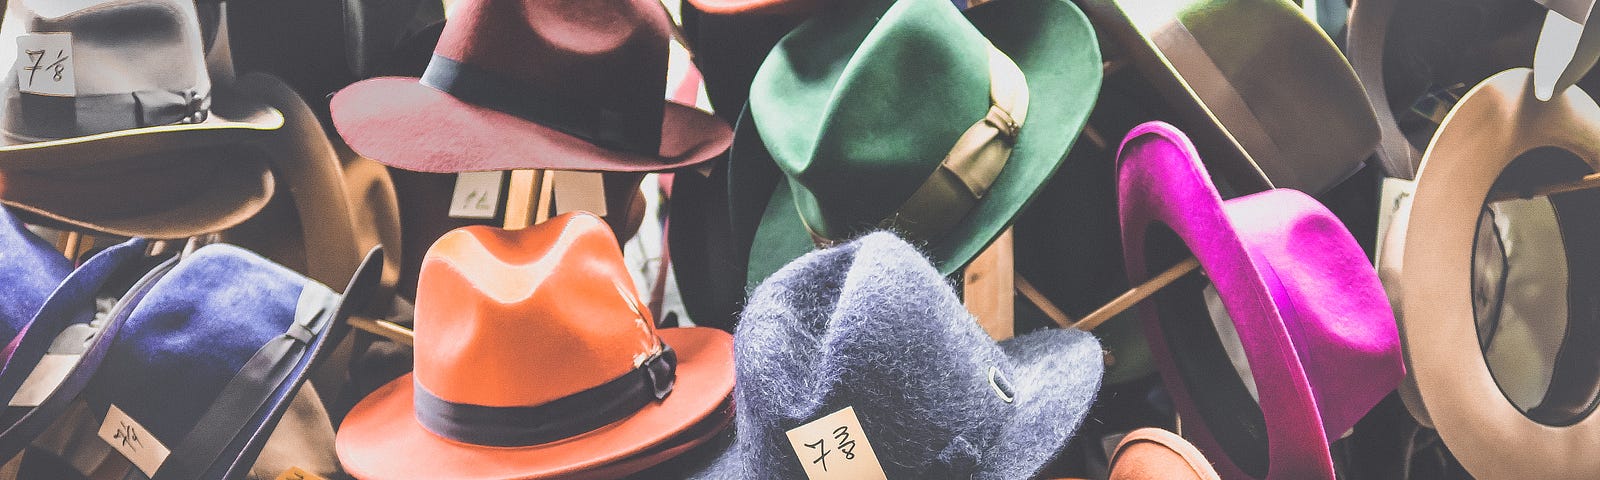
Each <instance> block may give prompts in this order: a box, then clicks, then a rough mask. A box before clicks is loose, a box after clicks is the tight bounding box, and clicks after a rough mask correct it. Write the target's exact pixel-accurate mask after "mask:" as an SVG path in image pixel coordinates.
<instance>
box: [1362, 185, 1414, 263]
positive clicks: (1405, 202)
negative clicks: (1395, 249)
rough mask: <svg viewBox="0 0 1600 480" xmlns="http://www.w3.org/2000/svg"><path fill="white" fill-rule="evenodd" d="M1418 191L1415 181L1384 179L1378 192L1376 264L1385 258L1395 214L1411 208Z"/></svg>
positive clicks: (1374, 257)
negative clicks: (1384, 245)
mask: <svg viewBox="0 0 1600 480" xmlns="http://www.w3.org/2000/svg"><path fill="white" fill-rule="evenodd" d="M1416 191H1417V182H1416V181H1414V180H1401V179H1398V178H1394V177H1383V186H1382V187H1381V188H1380V189H1379V190H1378V238H1377V242H1376V243H1374V244H1373V245H1376V246H1377V248H1376V251H1375V252H1374V255H1373V256H1372V258H1373V261H1374V262H1377V261H1378V259H1381V258H1383V243H1384V238H1386V237H1388V236H1389V226H1390V224H1392V223H1394V218H1395V214H1397V213H1399V212H1400V210H1401V209H1403V208H1404V209H1409V208H1411V202H1410V198H1411V195H1412V194H1414V193H1416ZM1407 217H1409V215H1407Z"/></svg>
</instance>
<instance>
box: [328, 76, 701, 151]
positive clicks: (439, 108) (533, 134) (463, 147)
mask: <svg viewBox="0 0 1600 480" xmlns="http://www.w3.org/2000/svg"><path fill="white" fill-rule="evenodd" d="M663 103H664V105H665V108H664V111H663V114H662V120H661V145H660V147H659V150H658V152H657V155H654V156H651V155H641V154H637V153H630V152H624V151H620V150H611V149H607V148H604V147H600V146H598V145H595V144H593V143H590V142H589V141H587V140H583V139H580V138H578V137H575V136H572V135H570V134H567V133H564V132H561V131H559V130H556V129H554V128H551V127H547V126H545V125H541V124H539V123H536V122H532V121H528V120H526V119H523V118H520V117H517V116H514V115H511V114H508V113H504V112H501V111H499V110H495V109H492V108H488V107H483V106H478V105H474V104H471V103H467V102H465V101H462V100H461V99H458V98H456V97H454V96H452V95H450V94H448V93H445V92H443V91H440V90H438V89H435V88H433V87H430V86H427V85H423V84H422V83H420V79H418V78H413V77H381V78H373V79H368V80H362V81H360V82H356V83H355V84H354V85H351V86H349V87H345V88H344V90H340V91H339V93H337V94H335V95H334V96H333V101H332V103H331V104H330V108H331V109H332V112H333V125H334V127H335V128H337V129H338V130H339V135H340V136H342V137H344V140H345V142H346V143H348V144H349V145H350V148H351V149H353V150H355V151H356V152H357V153H360V154H361V155H362V156H365V157H367V158H371V159H373V160H377V161H378V162H380V163H383V164H385V165H389V166H391V167H395V168H403V169H406V170H415V171H419V172H435V173H450V172H472V171H490V170H514V169H524V168H541V169H544V168H547V169H555V170H589V171H609V172H659V171H667V170H672V169H677V168H681V167H686V166H690V165H694V164H698V163H701V162H704V161H706V160H710V159H712V158H714V157H716V156H717V155H719V154H721V153H722V152H723V151H725V150H727V148H728V143H729V142H731V141H732V138H733V132H732V129H731V128H729V127H728V124H727V122H724V121H722V120H721V119H720V118H717V116H715V115H712V114H710V113H706V112H703V111H701V110H698V109H696V108H694V107H690V106H685V105H680V104H678V103H676V102H672V101H667V100H663Z"/></svg>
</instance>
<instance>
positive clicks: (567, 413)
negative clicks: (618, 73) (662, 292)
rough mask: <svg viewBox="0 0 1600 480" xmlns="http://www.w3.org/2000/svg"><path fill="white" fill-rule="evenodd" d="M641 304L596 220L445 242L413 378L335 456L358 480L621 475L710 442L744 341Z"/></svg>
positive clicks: (568, 219)
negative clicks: (666, 324)
mask: <svg viewBox="0 0 1600 480" xmlns="http://www.w3.org/2000/svg"><path fill="white" fill-rule="evenodd" d="M642 305H643V304H642V303H641V302H640V301H639V298H638V294H637V292H635V291H634V287H633V280H632V279H631V278H630V277H629V275H628V269H627V267H626V266H625V265H624V264H623V262H622V251H621V250H620V249H619V248H618V247H617V241H616V239H614V238H613V237H612V235H611V231H610V230H609V229H608V228H607V227H606V225H605V223H604V222H603V221H601V220H600V219H599V218H598V217H595V216H594V215H591V214H587V213H569V214H566V215H562V216H560V217H556V218H554V219H551V220H550V221H548V222H545V223H542V224H539V225H536V226H533V227H530V228H527V229H524V230H518V231H506V230H501V229H497V228H492V227H484V226H472V227H466V228H461V229H457V230H454V231H451V232H450V233H447V234H445V235H444V236H443V237H441V238H440V239H439V241H438V242H436V243H434V245H433V248H432V249H431V250H430V251H429V252H428V256H427V257H426V259H425V260H423V265H422V274H421V276H420V277H419V280H418V287H417V303H416V360H415V361H416V365H415V366H416V369H415V370H414V372H413V373H412V374H409V375H405V376H403V377H400V378H399V379H397V380H395V381H393V382H390V383H389V384H387V385H384V386H383V387H381V388H379V389H378V390H376V391H374V392H373V393H372V394H370V395H368V396H367V397H366V398H364V399H362V400H361V402H359V403H357V404H356V406H355V408H353V409H351V410H350V413H349V414H348V415H346V416H345V419H344V422H343V424H342V425H341V427H340V429H339V432H338V436H337V438H336V441H335V449H336V450H337V452H338V454H339V461H340V463H341V464H343V465H344V467H345V470H346V471H347V472H349V473H350V474H351V475H353V476H355V477H356V478H362V479H410V478H454V479H506V478H574V477H588V476H590V475H592V474H594V473H595V472H597V471H605V472H608V473H610V474H615V475H617V476H622V475H628V474H631V473H634V472H635V471H638V470H640V469H643V468H646V467H649V466H650V465H651V464H650V463H649V462H660V461H664V460H666V459H667V458H666V457H665V456H664V454H662V453H661V452H678V451H682V450H686V449H688V448H693V445H696V444H699V443H702V442H705V441H707V440H709V438H710V437H712V436H713V435H709V434H707V433H709V432H706V430H714V428H711V429H708V428H706V427H705V424H706V422H707V421H711V422H712V423H713V425H716V424H718V423H719V422H720V423H726V419H725V418H718V416H721V417H726V415H727V410H728V408H727V402H728V399H729V397H730V396H731V395H732V393H733V338H732V336H731V335H729V334H727V333H726V332H723V331H721V330H715V329H710V328H698V327H695V328H664V329H660V330H657V329H656V328H655V324H654V322H653V321H652V320H651V318H650V314H649V313H648V311H647V310H645V309H644V307H643V306H642ZM680 447H681V448H680ZM623 467H626V468H623ZM619 469H623V470H631V471H620V470H619Z"/></svg>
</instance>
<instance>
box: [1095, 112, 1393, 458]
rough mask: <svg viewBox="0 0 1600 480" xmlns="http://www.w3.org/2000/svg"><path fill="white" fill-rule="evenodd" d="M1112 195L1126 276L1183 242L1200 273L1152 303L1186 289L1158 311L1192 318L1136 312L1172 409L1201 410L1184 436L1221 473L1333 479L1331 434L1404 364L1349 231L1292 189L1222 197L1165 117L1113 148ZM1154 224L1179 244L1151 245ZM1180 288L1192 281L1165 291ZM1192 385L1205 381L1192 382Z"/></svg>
mask: <svg viewBox="0 0 1600 480" xmlns="http://www.w3.org/2000/svg"><path fill="white" fill-rule="evenodd" d="M1118 191H1119V202H1118V203H1119V210H1120V212H1121V218H1122V222H1123V223H1122V233H1123V248H1124V251H1125V252H1127V253H1126V256H1125V259H1124V261H1125V268H1126V270H1127V274H1128V279H1129V281H1130V282H1132V283H1138V282H1142V281H1144V280H1146V279H1148V278H1150V277H1151V276H1152V275H1154V273H1155V272H1158V271H1160V270H1161V269H1163V268H1166V267H1167V266H1169V265H1171V264H1175V263H1177V262H1178V261H1179V260H1180V259H1181V256H1180V254H1181V253H1182V252H1183V251H1184V250H1185V249H1187V250H1189V251H1190V252H1192V253H1193V255H1194V258H1196V259H1198V260H1199V264H1200V268H1201V270H1202V271H1201V272H1194V273H1189V274H1188V275H1186V276H1185V277H1183V278H1182V279H1180V280H1179V282H1183V283H1182V284H1179V285H1181V286H1173V287H1168V289H1169V290H1167V291H1163V292H1161V293H1160V294H1158V295H1172V297H1166V298H1163V297H1157V298H1155V299H1153V300H1152V302H1156V303H1157V304H1158V305H1161V304H1162V303H1161V302H1167V301H1168V300H1177V299H1193V300H1192V302H1193V303H1185V304H1183V305H1185V306H1181V307H1180V306H1178V305H1176V304H1166V305H1170V307H1171V308H1172V309H1174V310H1171V311H1168V310H1162V311H1161V312H1162V313H1163V314H1166V315H1173V314H1174V313H1185V312H1187V313H1188V314H1191V315H1199V318H1198V319H1196V318H1193V317H1185V318H1163V317H1162V314H1158V312H1157V309H1156V308H1153V307H1156V306H1158V305H1150V304H1146V305H1144V306H1143V307H1141V308H1140V310H1139V314H1140V316H1141V317H1143V318H1144V325H1145V338H1146V339H1147V340H1148V341H1149V342H1150V349H1151V350H1152V352H1153V353H1154V354H1155V358H1156V362H1157V365H1158V366H1159V367H1160V369H1161V371H1162V374H1163V375H1162V376H1163V378H1164V379H1165V380H1166V383H1167V386H1168V390H1169V391H1170V393H1171V395H1172V397H1173V403H1174V404H1175V406H1176V408H1177V410H1178V412H1179V413H1180V414H1181V415H1183V417H1184V418H1195V419H1201V420H1200V421H1196V422H1186V423H1185V429H1186V431H1190V432H1192V434H1191V435H1189V437H1190V438H1192V439H1194V440H1195V445H1196V446H1197V447H1199V448H1200V449H1201V451H1203V452H1206V453H1207V455H1208V456H1210V458H1211V459H1212V460H1213V461H1215V462H1216V463H1217V467H1218V468H1217V469H1218V471H1219V472H1221V473H1222V475H1223V476H1224V477H1227V478H1232V477H1241V478H1243V477H1245V476H1247V474H1246V472H1247V471H1248V472H1250V475H1253V476H1255V477H1259V476H1261V475H1266V476H1267V477H1268V478H1313V477H1316V478H1331V477H1332V475H1333V464H1332V460H1331V458H1330V457H1329V453H1328V452H1329V450H1328V448H1329V447H1328V443H1329V439H1330V437H1334V436H1336V435H1338V434H1340V433H1342V432H1344V431H1345V430H1346V429H1348V428H1350V427H1351V426H1353V425H1354V424H1355V421H1356V420H1358V419H1360V418H1361V416H1362V415H1364V414H1365V413H1366V411H1367V410H1368V409H1370V408H1371V407H1372V406H1373V405H1374V404H1376V403H1377V402H1378V400H1380V399H1382V398H1383V397H1384V396H1385V395H1387V394H1388V393H1389V391H1391V390H1393V389H1394V387H1395V386H1396V385H1397V384H1398V383H1399V379H1400V376H1401V375H1402V374H1403V372H1404V369H1403V367H1402V366H1401V359H1400V352H1399V344H1398V333H1397V332H1396V331H1395V330H1394V327H1393V316H1392V313H1391V312H1390V311H1389V308H1388V301H1387V298H1386V297H1385V296H1384V295H1383V291H1382V287H1381V285H1379V283H1378V280H1377V274H1376V272H1374V271H1372V266H1371V265H1370V264H1369V263H1367V261H1366V257H1365V255H1364V254H1363V253H1362V251H1361V249H1360V247H1359V246H1358V245H1357V244H1356V243H1355V239H1354V238H1353V237H1351V236H1350V234H1349V232H1348V231H1345V230H1344V229H1343V226H1342V224H1340V223H1339V222H1338V220H1337V219H1336V218H1334V217H1333V215H1332V214H1331V213H1328V211H1327V209H1326V208H1324V207H1322V206H1321V204H1318V203H1316V201H1315V200H1313V199H1311V198H1310V197H1308V196H1306V195H1305V194H1304V193H1301V192H1299V191H1295V190H1290V189H1277V190H1271V191H1268V192H1262V193H1257V194H1253V195H1249V196H1246V197H1240V198H1236V199H1232V200H1229V201H1227V202H1226V203H1225V202H1223V200H1222V198H1221V197H1220V195H1219V194H1218V193H1217V190H1216V186H1215V185H1214V184H1212V183H1211V179H1210V176H1209V175H1208V174H1207V173H1206V170H1205V168H1204V167H1203V166H1202V165H1201V162H1200V157H1199V155H1198V153H1196V151H1195V147H1194V145H1193V144H1192V143H1190V142H1189V140H1188V138H1187V137H1186V136H1184V134H1183V133H1182V132H1180V131H1178V130H1177V129H1176V128H1174V127H1172V126H1171V125H1167V124H1165V123H1160V122H1150V123H1146V124H1143V125H1140V126H1139V127H1136V128H1134V129H1133V131H1131V132H1129V133H1128V136H1127V139H1126V140H1124V142H1123V146H1122V150H1121V152H1119V154H1118ZM1154 227H1162V228H1163V229H1165V230H1167V231H1170V232H1171V234H1172V235H1173V236H1174V237H1175V239H1171V240H1170V241H1181V242H1182V243H1181V244H1164V245H1162V244H1156V243H1152V242H1151V241H1153V240H1156V239H1157V238H1158V237H1157V235H1156V230H1155V228H1154ZM1206 280H1209V282H1210V283H1211V285H1213V286H1214V287H1215V289H1216V291H1217V294H1218V296H1219V297H1220V299H1221V301H1222V304H1223V306H1224V307H1225V308H1226V310H1227V313H1228V316H1229V317H1230V320H1231V323H1232V324H1233V325H1234V327H1235V328H1234V329H1235V330H1236V331H1237V332H1238V338H1239V343H1240V345H1242V347H1243V351H1244V354H1245V358H1246V359H1247V360H1248V363H1249V367H1250V372H1251V373H1250V375H1251V377H1252V378H1253V380H1254V381H1255V385H1256V388H1257V391H1258V392H1259V398H1260V401H1259V402H1257V401H1255V400H1254V399H1252V398H1251V397H1250V392H1248V391H1246V389H1245V386H1244V385H1243V383H1242V382H1241V381H1240V378H1239V374H1238V373H1237V372H1236V371H1235V370H1234V367H1233V366H1232V365H1231V363H1230V362H1229V361H1228V359H1227V358H1226V357H1223V356H1222V355H1223V353H1222V349H1221V345H1220V343H1219V341H1218V340H1217V338H1218V336H1217V334H1216V331H1215V329H1214V328H1213V326H1212V325H1211V323H1212V322H1211V321H1208V319H1206V318H1205V315H1206V313H1205V311H1206V308H1205V307H1204V306H1203V304H1200V303H1199V302H1201V300H1200V299H1199V297H1200V293H1199V292H1198V291H1197V290H1198V288H1199V287H1200V286H1202V285H1203V283H1202V282H1204V281H1206ZM1178 288H1185V289H1195V290H1196V291H1185V292H1173V291H1171V289H1178ZM1312 295H1315V296H1316V298H1308V296H1312ZM1197 304H1198V305H1201V306H1199V307H1197V308H1188V306H1193V305H1197ZM1196 312H1198V313H1196ZM1195 335H1209V336H1210V337H1211V339H1210V340H1209V342H1207V341H1205V340H1203V337H1195ZM1174 338H1184V339H1186V340H1185V341H1184V343H1183V344H1179V343H1176V342H1174V341H1169V339H1174ZM1205 343H1212V344H1214V345H1212V346H1210V347H1214V348H1208V346H1206V345H1205ZM1174 347H1183V348H1174ZM1308 359H1316V361H1315V362H1309V361H1303V360H1308ZM1191 382H1195V383H1199V382H1205V383H1207V384H1206V385H1205V386H1204V387H1203V388H1201V387H1196V388H1191V387H1190V385H1191ZM1229 384H1231V385H1232V386H1231V387H1230V386H1229ZM1257 407H1259V408H1257ZM1212 418H1216V419H1226V420H1223V421H1222V422H1221V423H1216V424H1213V423H1209V422H1211V421H1212V420H1210V419H1212ZM1224 426H1225V427H1224ZM1329 432H1332V433H1329ZM1335 438H1336V437H1335ZM1268 459H1270V461H1268Z"/></svg>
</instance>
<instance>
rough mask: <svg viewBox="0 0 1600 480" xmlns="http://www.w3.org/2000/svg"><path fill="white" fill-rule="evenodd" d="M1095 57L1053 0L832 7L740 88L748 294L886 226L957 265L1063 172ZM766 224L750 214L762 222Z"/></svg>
mask: <svg viewBox="0 0 1600 480" xmlns="http://www.w3.org/2000/svg"><path fill="white" fill-rule="evenodd" d="M1100 79H1101V65H1100V52H1099V46H1098V45H1097V43H1096V41H1095V35H1094V30H1093V28H1092V27H1090V25H1089V22H1088V19H1087V18H1085V17H1084V15H1083V13H1082V12H1081V11H1079V10H1078V8H1077V7H1075V6H1073V5H1072V4H1071V3H1068V2H1065V1H1062V0H997V1H994V2H991V3H987V4H984V5H981V6H978V7H974V8H972V9H969V10H967V11H966V12H965V13H963V12H960V11H958V10H957V9H956V8H955V7H954V5H952V4H951V3H950V2H949V1H947V0H863V1H858V2H845V3H841V4H839V5H837V6H835V7H832V10H828V11H824V12H821V13H819V14H817V15H816V16H815V17H813V18H811V19H809V20H807V21H806V22H805V23H803V24H801V25H800V26H798V27H796V28H795V30H794V31H792V32H790V33H789V34H788V35H787V36H785V37H784V38H783V39H782V40H780V41H779V42H778V45H777V47H775V48H774V49H773V51H772V53H771V54H769V55H768V56H767V59H766V61H765V62H763V63H762V65H761V67H760V69H759V70H758V71H757V72H756V76H755V80H754V82H753V84H752V86H751V88H750V100H749V103H748V104H747V105H746V106H745V111H744V112H743V114H742V116H741V118H740V121H739V124H738V126H737V127H736V132H735V134H734V136H735V138H734V145H733V147H732V150H731V153H730V156H731V160H730V165H729V175H728V176H729V183H730V198H731V202H730V205H731V207H730V210H731V213H732V215H733V218H732V219H731V220H732V225H733V229H734V234H735V236H736V237H735V238H736V239H740V240H742V241H743V242H750V243H749V245H750V264H749V269H748V271H747V284H749V285H754V284H755V283H758V282H760V281H761V280H762V279H764V278H766V276H767V275H769V274H771V273H772V272H774V271H776V270H777V269H778V268H779V267H781V266H783V265H784V264H786V263H788V262H789V261H790V260H793V259H795V258H798V257H799V256H801V255H803V254H805V253H806V252H808V251H811V250H812V249H813V248H815V247H816V246H817V245H827V244H831V243H835V242H842V241H845V240H849V239H851V238H853V237H856V236H859V235H861V234H864V233H866V232H869V231H872V230H878V229H892V230H895V231H896V232H898V233H900V234H901V235H902V236H905V237H906V238H907V239H909V240H910V241H911V242H913V243H914V244H917V245H918V246H920V247H921V248H922V249H923V250H925V251H926V252H927V253H928V254H929V255H930V256H931V257H932V258H933V260H934V262H935V264H936V265H937V266H938V268H939V271H940V273H943V274H947V275H948V274H950V273H952V272H954V271H956V270H958V269H960V268H961V267H962V266H964V265H966V264H967V262H968V261H970V260H971V259H972V258H973V257H974V256H976V255H977V254H978V253H979V252H980V251H982V250H983V249H984V247H986V246H988V244H989V243H990V242H991V241H993V240H994V238H995V237H996V236H998V235H999V234H1000V233H1001V231H1003V230H1005V228H1006V226H1008V225H1010V224H1011V221H1012V218H1013V217H1015V216H1016V215H1017V213H1018V212H1019V211H1021V210H1022V209H1023V207H1025V206H1026V205H1027V204H1028V202H1029V200H1031V199H1032V198H1033V197H1034V195H1035V194H1036V193H1037V192H1038V191H1039V190H1040V188H1041V186H1042V185H1043V184H1044V183H1045V181H1046V180H1048V179H1049V178H1050V177H1051V175H1053V174H1054V173H1055V170H1056V168H1057V167H1059V166H1060V165H1061V161H1062V159H1063V157H1064V156H1065V155H1066V153H1067V150H1068V149H1069V148H1070V147H1071V146H1072V143H1073V141H1074V140H1075V139H1076V138H1077V136H1078V132H1079V130H1081V129H1082V128H1083V125H1084V123H1085V121H1087V119H1088V116H1089V111H1090V109H1092V108H1093V106H1094V102H1095V99H1096V98H1097V97H1098V96H1099V92H1100ZM757 212H760V213H757Z"/></svg>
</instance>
